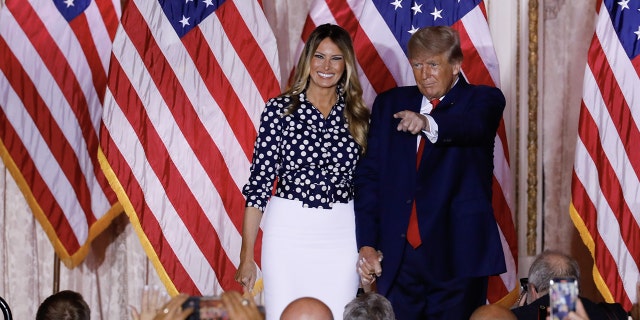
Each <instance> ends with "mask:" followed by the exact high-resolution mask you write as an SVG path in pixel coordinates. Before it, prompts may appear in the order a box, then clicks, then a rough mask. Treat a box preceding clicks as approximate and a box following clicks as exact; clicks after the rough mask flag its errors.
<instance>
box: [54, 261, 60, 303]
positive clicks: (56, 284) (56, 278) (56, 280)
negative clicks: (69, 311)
mask: <svg viewBox="0 0 640 320" xmlns="http://www.w3.org/2000/svg"><path fill="white" fill-rule="evenodd" d="M59 291H60V257H58V254H57V253H54V254H53V294H56V293H58V292H59Z"/></svg>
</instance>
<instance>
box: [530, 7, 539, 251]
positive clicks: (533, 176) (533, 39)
mask: <svg viewBox="0 0 640 320" xmlns="http://www.w3.org/2000/svg"><path fill="white" fill-rule="evenodd" d="M528 62H529V74H528V75H529V77H528V92H529V95H528V107H529V108H528V110H529V114H528V132H527V255H529V256H535V255H536V251H537V250H536V242H537V231H536V229H537V226H538V223H537V218H538V217H537V204H538V202H537V198H538V174H537V171H538V158H537V155H538V0H530V1H529V61H528Z"/></svg>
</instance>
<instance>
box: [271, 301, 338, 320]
mask: <svg viewBox="0 0 640 320" xmlns="http://www.w3.org/2000/svg"><path fill="white" fill-rule="evenodd" d="M280 320H333V314H332V313H331V309H329V307H327V305H326V304H324V302H322V301H320V300H318V299H316V298H311V297H304V298H298V299H296V300H293V301H292V302H291V303H289V305H288V306H287V307H286V308H284V311H282V315H281V316H280Z"/></svg>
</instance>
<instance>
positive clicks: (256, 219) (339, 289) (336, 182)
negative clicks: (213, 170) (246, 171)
mask: <svg viewBox="0 0 640 320" xmlns="http://www.w3.org/2000/svg"><path fill="white" fill-rule="evenodd" d="M356 72H357V71H356V65H355V55H354V51H353V44H352V41H351V37H350V36H349V34H348V33H347V32H346V31H345V30H344V29H343V28H341V27H339V26H337V25H331V24H324V25H321V26H319V27H317V28H316V29H315V30H314V31H313V32H312V33H311V35H310V37H309V39H308V41H307V42H306V44H305V47H304V50H303V52H302V54H301V56H300V59H299V61H298V65H297V67H296V72H295V75H294V80H293V82H292V85H291V88H289V89H288V90H286V91H285V92H284V93H283V94H281V95H280V96H278V97H276V98H273V99H270V100H269V101H268V102H267V104H266V107H265V109H264V112H263V113H262V118H261V124H260V129H259V131H258V137H257V138H256V143H255V146H254V153H253V162H252V165H251V176H250V178H249V181H248V182H247V184H246V185H245V186H244V188H243V194H244V195H245V196H246V198H247V204H246V209H245V213H244V225H243V230H242V250H241V254H240V266H239V267H238V272H237V273H236V281H238V282H239V283H241V284H242V286H243V287H244V288H245V290H250V289H251V288H253V286H254V284H255V281H256V264H255V260H254V244H255V241H256V237H257V234H258V229H259V226H260V223H262V229H263V238H262V271H263V281H264V300H265V309H266V312H267V319H279V318H280V314H281V313H282V310H283V309H284V308H285V307H286V306H287V305H288V304H289V303H290V302H291V301H293V300H295V299H297V298H301V297H313V298H317V299H319V300H321V301H322V302H324V303H325V304H327V305H328V306H329V308H330V309H331V311H332V313H333V315H334V318H336V319H340V318H342V312H343V311H344V306H345V305H346V304H347V303H348V302H349V301H351V300H352V299H353V298H354V297H355V296H356V293H357V289H358V283H359V276H358V274H357V272H356V270H355V268H354V266H355V265H356V261H357V259H358V251H357V248H356V238H355V217H354V209H353V190H354V188H353V182H352V176H353V172H354V170H355V166H356V163H357V162H358V160H359V158H360V156H361V155H362V154H363V153H364V152H365V149H366V135H367V131H368V123H369V110H368V108H367V107H366V105H365V104H364V102H363V100H362V88H361V86H360V82H359V81H358V76H357V74H356ZM274 183H277V187H276V189H275V193H274V194H273V196H272V190H273V185H274Z"/></svg>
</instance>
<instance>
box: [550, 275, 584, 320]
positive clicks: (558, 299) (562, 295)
mask: <svg viewBox="0 0 640 320" xmlns="http://www.w3.org/2000/svg"><path fill="white" fill-rule="evenodd" d="M577 300H578V280H577V279H576V278H553V279H551V280H550V281H549V309H550V315H551V320H561V319H564V318H565V317H566V316H567V315H568V314H569V312H571V311H576V301H577Z"/></svg>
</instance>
